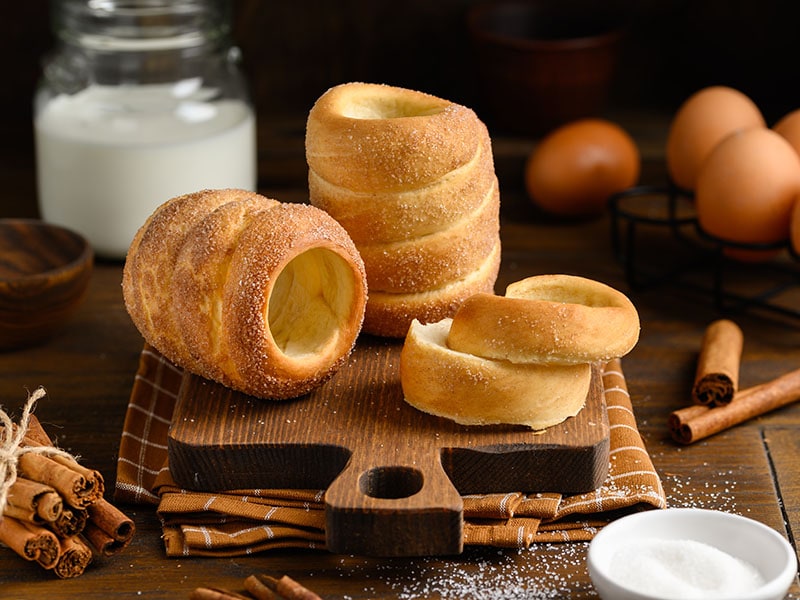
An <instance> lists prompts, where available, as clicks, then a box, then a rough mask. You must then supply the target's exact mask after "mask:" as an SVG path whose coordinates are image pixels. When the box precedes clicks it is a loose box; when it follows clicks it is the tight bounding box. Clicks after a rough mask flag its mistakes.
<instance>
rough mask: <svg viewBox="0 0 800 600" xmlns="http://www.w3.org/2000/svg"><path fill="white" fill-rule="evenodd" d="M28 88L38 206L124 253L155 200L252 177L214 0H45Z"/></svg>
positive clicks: (238, 88)
mask: <svg viewBox="0 0 800 600" xmlns="http://www.w3.org/2000/svg"><path fill="white" fill-rule="evenodd" d="M51 17H52V26H53V31H54V33H55V35H56V40H57V43H58V45H57V47H56V48H55V49H54V52H53V54H52V55H51V56H49V57H47V59H46V60H45V62H44V68H43V76H42V79H41V82H40V85H39V87H38V89H37V92H36V96H35V99H34V131H35V138H36V160H37V180H38V193H39V209H40V213H41V216H42V218H43V219H44V220H46V221H49V222H52V223H56V224H60V225H63V226H66V227H68V228H71V229H73V230H75V231H78V232H80V233H82V234H83V235H84V236H86V237H87V238H88V239H89V241H90V242H91V244H92V246H93V247H94V250H95V252H96V253H97V255H98V256H101V257H105V258H110V259H120V258H124V257H125V254H126V252H127V250H128V246H129V245H130V242H131V240H132V239H133V237H134V235H135V233H136V231H137V230H138V229H139V227H141V226H142V225H143V224H144V222H145V221H146V220H147V218H148V217H149V216H150V214H151V213H152V212H153V211H154V210H155V209H156V208H157V207H158V206H159V205H161V204H162V203H163V202H165V201H167V200H169V199H170V198H172V197H174V196H178V195H181V194H186V193H190V192H194V191H198V190H201V189H206V188H227V187H234V188H244V189H249V190H255V187H256V136H255V116H254V112H253V108H252V105H251V103H250V100H249V96H248V92H247V86H246V83H245V81H244V78H243V76H242V74H241V72H240V70H239V58H240V54H239V51H238V49H237V48H236V47H235V46H233V45H232V44H231V41H230V5H229V3H228V2H226V1H225V0H55V1H54V2H53V4H52V13H51Z"/></svg>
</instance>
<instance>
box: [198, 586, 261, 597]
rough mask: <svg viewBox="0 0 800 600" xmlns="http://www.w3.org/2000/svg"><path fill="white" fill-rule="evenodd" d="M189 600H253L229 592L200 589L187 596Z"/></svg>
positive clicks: (218, 589) (216, 589)
mask: <svg viewBox="0 0 800 600" xmlns="http://www.w3.org/2000/svg"><path fill="white" fill-rule="evenodd" d="M189 600H253V599H252V598H251V597H250V596H242V595H241V594H237V593H236V592H231V591H230V590H223V589H220V588H206V587H201V588H197V589H195V590H192V592H191V593H190V594H189Z"/></svg>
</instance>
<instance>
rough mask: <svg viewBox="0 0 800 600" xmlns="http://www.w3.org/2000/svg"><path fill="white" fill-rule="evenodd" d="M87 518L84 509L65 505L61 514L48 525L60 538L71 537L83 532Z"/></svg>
mask: <svg viewBox="0 0 800 600" xmlns="http://www.w3.org/2000/svg"><path fill="white" fill-rule="evenodd" d="M88 519H89V513H88V512H87V511H86V509H80V508H72V507H71V506H65V507H64V510H62V511H61V515H60V516H59V517H58V518H57V519H56V520H55V521H53V522H52V523H50V524H49V525H48V526H49V528H50V529H51V530H52V531H53V532H54V533H55V534H56V535H57V536H58V537H60V538H66V537H72V536H73V535H78V534H79V533H81V532H83V530H84V529H85V528H86V523H87V520H88Z"/></svg>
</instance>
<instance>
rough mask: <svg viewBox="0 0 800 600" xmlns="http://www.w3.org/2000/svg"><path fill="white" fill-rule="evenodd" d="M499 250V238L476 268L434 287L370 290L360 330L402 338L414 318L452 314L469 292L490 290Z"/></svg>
mask: <svg viewBox="0 0 800 600" xmlns="http://www.w3.org/2000/svg"><path fill="white" fill-rule="evenodd" d="M500 250H501V249H500V241H499V240H497V241H496V242H495V246H494V248H493V249H492V252H491V253H490V254H489V256H487V257H486V259H485V260H484V262H483V264H482V265H481V266H480V267H479V268H478V269H476V270H475V271H474V272H472V273H470V274H468V275H467V276H466V277H463V278H462V279H459V280H456V281H452V282H450V283H448V284H447V285H444V286H442V287H440V288H438V289H434V290H427V291H424V292H417V293H399V294H395V293H387V292H375V293H373V292H372V291H370V297H369V303H368V304H367V309H366V313H365V315H364V327H363V330H364V332H365V333H371V334H373V335H377V336H382V337H392V338H402V337H404V336H405V335H406V334H407V333H408V328H409V326H410V325H411V322H412V321H413V320H414V319H417V320H419V321H420V322H422V323H434V322H437V321H441V320H442V319H444V318H446V317H452V316H453V314H455V312H456V311H457V310H458V307H459V306H461V304H462V302H464V300H466V299H467V298H469V297H470V296H472V295H474V294H477V293H480V292H487V293H491V292H492V290H493V289H494V283H495V280H496V279H497V273H498V271H499V270H500V257H501V251H500Z"/></svg>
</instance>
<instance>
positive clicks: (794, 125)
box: [772, 109, 800, 154]
mask: <svg viewBox="0 0 800 600" xmlns="http://www.w3.org/2000/svg"><path fill="white" fill-rule="evenodd" d="M772 129H773V131H775V132H776V133H778V134H780V135H782V136H783V137H784V138H786V141H788V142H789V143H790V144H791V145H792V147H793V148H794V149H795V151H797V153H798V154H800V109H797V110H794V111H792V112H790V113H788V114H786V115H784V116H783V117H782V118H781V119H780V120H779V121H778V122H777V123H775V125H773V126H772Z"/></svg>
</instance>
